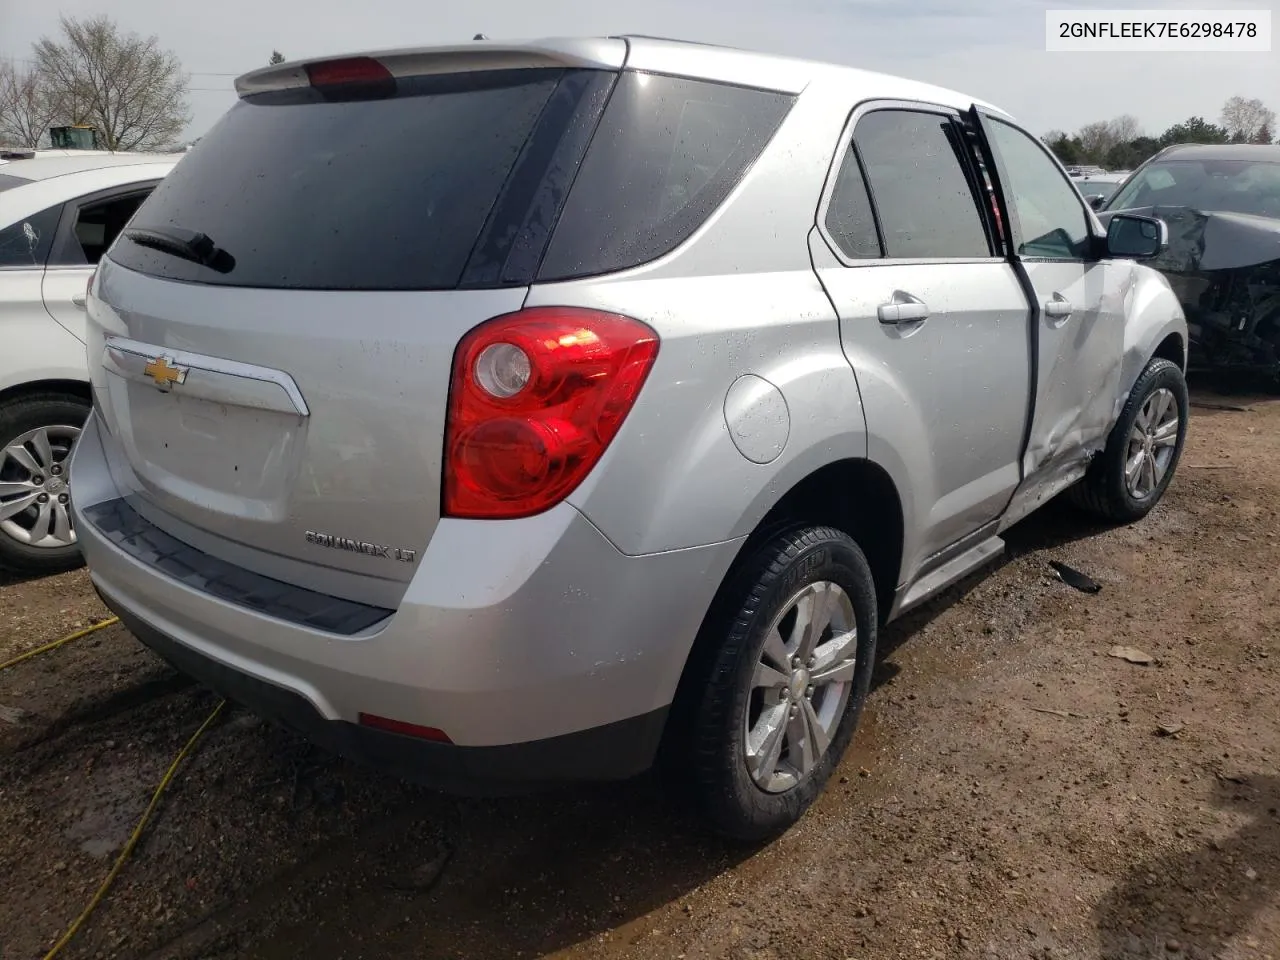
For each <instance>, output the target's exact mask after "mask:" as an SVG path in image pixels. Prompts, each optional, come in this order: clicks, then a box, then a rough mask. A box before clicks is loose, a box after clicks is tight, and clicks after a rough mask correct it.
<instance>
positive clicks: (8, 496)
mask: <svg viewBox="0 0 1280 960" xmlns="http://www.w3.org/2000/svg"><path fill="white" fill-rule="evenodd" d="M79 436H80V428H79V427H73V426H69V425H66V424H58V425H51V426H45V427H37V428H36V429H35V430H28V431H27V432H26V433H24V434H22V435H20V436H18V437H17V438H15V439H14V440H13V441H12V442H11V443H9V445H8V446H6V447H4V448H2V449H0V533H3V534H5V535H6V536H7V537H9V538H10V539H11V540H14V541H16V542H18V543H20V544H22V545H23V546H27V547H38V548H45V549H57V548H62V547H69V546H73V545H74V544H75V542H76V532H75V529H74V527H73V526H72V523H71V493H70V489H69V487H68V482H69V481H70V479H71V477H70V463H69V459H70V456H71V449H72V447H73V446H74V445H75V442H76V438H77V437H79Z"/></svg>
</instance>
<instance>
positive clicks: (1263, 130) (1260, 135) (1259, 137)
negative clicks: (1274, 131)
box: [1249, 123, 1271, 143]
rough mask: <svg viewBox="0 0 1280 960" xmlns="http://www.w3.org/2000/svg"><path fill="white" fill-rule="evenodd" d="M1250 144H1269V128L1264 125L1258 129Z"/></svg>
mask: <svg viewBox="0 0 1280 960" xmlns="http://www.w3.org/2000/svg"><path fill="white" fill-rule="evenodd" d="M1249 142H1250V143H1270V142H1271V126H1270V124H1266V123H1264V124H1263V125H1262V126H1260V127H1259V128H1258V132H1257V133H1255V134H1254V135H1253V139H1252V140H1250V141H1249Z"/></svg>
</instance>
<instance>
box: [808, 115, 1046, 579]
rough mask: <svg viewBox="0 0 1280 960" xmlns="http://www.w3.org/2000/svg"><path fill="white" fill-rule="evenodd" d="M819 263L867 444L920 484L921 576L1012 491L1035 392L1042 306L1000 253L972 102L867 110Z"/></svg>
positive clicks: (846, 158) (823, 224)
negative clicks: (1030, 299) (853, 378)
mask: <svg viewBox="0 0 1280 960" xmlns="http://www.w3.org/2000/svg"><path fill="white" fill-rule="evenodd" d="M850 128H851V133H850V132H847V133H846V137H847V138H848V139H846V140H845V141H844V143H845V146H844V148H843V156H842V158H841V160H840V165H839V168H838V172H837V174H836V176H835V177H834V178H833V180H832V186H831V187H830V188H829V194H830V195H829V196H828V197H827V198H825V199H824V203H823V207H822V208H821V210H820V214H819V222H818V223H819V231H820V232H821V234H822V237H823V238H824V240H825V244H826V245H827V247H828V248H829V249H825V250H819V251H818V253H821V254H822V256H821V257H819V256H817V255H815V257H814V263H815V267H816V268H817V272H818V276H819V279H820V280H821V282H822V284H823V286H824V287H825V288H826V291H827V293H828V295H829V296H830V298H831V300H832V302H833V304H834V305H835V308H836V312H837V313H838V314H839V317H840V333H841V340H842V343H843V346H844V351H845V353H846V355H847V356H848V358H849V361H850V363H851V364H852V365H853V367H854V370H855V372H856V374H857V377H858V386H859V390H860V391H861V395H862V402H863V410H864V412H865V415H866V421H867V432H868V457H869V458H870V459H872V460H875V461H877V462H880V463H882V464H883V463H893V462H898V463H901V465H902V469H903V471H904V472H905V473H906V475H907V478H908V479H909V483H907V485H906V489H907V490H909V492H910V496H911V500H912V502H911V503H908V504H904V508H905V509H906V510H908V511H909V513H910V514H911V520H912V521H913V522H910V523H909V524H908V526H909V527H913V528H914V529H916V530H918V531H920V533H919V536H918V537H917V538H914V542H908V543H907V544H906V550H905V553H906V555H905V556H904V558H903V561H904V567H903V569H904V575H905V576H906V577H907V578H908V579H910V578H911V577H912V576H914V575H915V574H916V573H917V572H918V571H919V570H920V569H921V568H922V565H923V564H925V563H926V562H928V561H929V559H930V558H931V557H934V556H935V555H937V554H938V553H939V551H942V550H943V549H944V548H946V547H949V546H951V545H952V544H954V543H956V542H957V541H959V540H961V539H962V538H964V537H965V536H966V535H968V534H971V533H973V532H975V531H976V530H978V529H979V528H981V527H982V526H983V525H984V524H987V523H988V522H990V521H991V520H993V519H994V518H996V517H997V516H999V514H1000V513H1001V511H1002V510H1003V509H1004V508H1005V506H1006V505H1007V504H1008V502H1009V499H1010V497H1011V496H1012V494H1013V491H1014V489H1015V488H1016V487H1017V484H1018V482H1019V480H1020V479H1021V475H1020V472H1019V465H1018V457H1019V453H1020V451H1021V447H1022V439H1023V436H1024V431H1025V427H1026V417H1027V405H1028V400H1029V396H1030V389H1031V384H1030V366H1031V364H1030V355H1029V349H1028V334H1027V324H1028V318H1029V306H1028V303H1027V299H1026V294H1025V292H1024V291H1023V289H1022V287H1021V286H1020V284H1019V281H1018V279H1017V276H1016V274H1015V272H1014V269H1013V267H1012V266H1011V265H1010V264H1009V263H1008V262H1007V261H1005V260H1004V259H1002V258H1001V257H1000V256H998V255H997V250H996V245H995V238H994V230H995V225H994V221H993V219H992V218H991V217H990V216H989V214H988V211H990V209H991V208H990V205H989V201H988V200H987V198H986V195H985V194H986V191H985V189H984V188H983V187H982V186H981V180H980V178H979V176H978V173H977V170H976V166H975V165H974V163H973V162H972V154H971V152H970V151H969V150H968V149H967V147H966V146H965V140H964V134H963V128H962V126H961V124H960V122H959V116H958V115H957V114H955V113H953V112H951V111H948V110H946V109H945V108H942V107H937V108H934V107H929V106H923V105H918V104H916V105H906V104H902V105H871V106H864V107H861V108H859V110H858V111H857V112H855V114H854V117H853V118H852V122H851V124H850Z"/></svg>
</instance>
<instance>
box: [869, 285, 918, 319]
mask: <svg viewBox="0 0 1280 960" xmlns="http://www.w3.org/2000/svg"><path fill="white" fill-rule="evenodd" d="M876 316H877V317H879V318H880V322H881V323H919V322H920V321H921V320H928V319H929V305H928V304H927V303H925V302H924V301H923V300H921V299H919V298H918V297H913V296H912V295H911V294H909V293H905V292H903V291H902V290H895V291H894V292H893V299H892V300H890V301H889V302H888V303H882V304H880V306H878V307H876Z"/></svg>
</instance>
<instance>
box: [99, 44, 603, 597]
mask: <svg viewBox="0 0 1280 960" xmlns="http://www.w3.org/2000/svg"><path fill="white" fill-rule="evenodd" d="M614 79H616V74H613V73H610V72H608V71H600V70H590V69H572V68H552V67H545V66H539V67H536V68H522V69H503V70H492V69H486V70H476V71H473V72H465V73H432V72H430V71H428V72H427V73H425V74H422V75H414V76H398V77H395V78H391V77H390V76H389V75H388V76H387V77H386V79H385V80H378V81H377V82H375V83H372V84H370V83H348V84H345V85H337V86H328V85H321V86H314V85H313V86H310V87H297V86H292V87H288V88H286V89H274V90H268V91H266V92H263V93H260V94H253V95H247V96H246V97H245V98H244V99H242V100H241V101H240V102H239V103H237V104H236V105H235V106H234V107H232V109H231V110H230V111H228V112H227V113H226V114H225V115H224V116H223V118H222V119H221V120H220V121H219V122H218V124H217V125H216V126H215V127H214V128H213V130H211V131H210V132H209V133H208V134H206V135H205V136H204V137H203V138H202V139H201V140H200V142H199V143H198V144H196V146H195V147H194V148H193V149H192V150H191V151H190V152H189V153H187V154H186V156H185V157H184V158H183V160H182V162H181V163H180V164H178V165H177V166H176V167H175V168H174V170H173V171H172V173H170V174H168V175H167V176H166V177H165V179H164V180H163V181H162V182H161V184H160V186H159V187H158V188H157V189H156V190H155V192H154V193H153V194H152V195H151V197H150V198H149V199H148V200H147V201H146V202H145V203H144V204H143V205H142V207H141V208H140V209H139V211H138V213H137V214H136V216H135V217H134V220H133V222H132V223H131V224H130V225H129V228H128V229H126V230H125V231H124V233H123V235H122V237H121V239H120V240H119V241H118V242H117V243H116V245H115V246H114V247H113V248H112V250H111V252H110V254H109V255H108V256H107V257H106V258H105V259H104V260H103V263H102V266H101V268H100V270H99V272H98V274H97V279H96V280H95V285H94V295H93V296H92V297H91V298H90V300H89V316H90V327H89V337H88V351H89V357H90V361H91V371H92V376H93V383H94V387H95V390H96V393H97V396H98V398H99V403H100V407H101V411H102V413H101V415H102V418H103V420H104V422H105V424H106V426H107V428H108V431H107V432H108V434H109V436H108V440H107V445H108V447H109V449H108V450H107V455H108V459H109V460H110V462H111V465H112V472H113V476H114V477H115V480H116V483H117V486H118V487H119V488H120V490H121V493H122V494H124V495H127V496H130V502H131V503H132V504H134V505H135V506H136V508H137V510H138V512H139V513H142V514H143V515H144V516H145V517H146V518H147V519H148V520H150V521H151V522H152V523H153V524H155V525H157V526H159V527H161V528H162V529H164V530H166V531H167V532H169V533H170V534H171V535H173V536H176V537H179V538H180V539H184V540H186V541H187V542H189V543H191V544H193V545H195V546H197V547H198V548H200V549H202V550H204V551H205V552H208V553H212V554H214V555H219V556H222V557H223V558H225V559H228V560H230V561H232V562H235V563H237V564H238V565H240V566H243V567H246V568H248V569H251V570H254V571H255V572H258V573H261V574H263V575H266V576H273V577H277V578H279V579H282V580H285V581H294V582H297V581H298V580H299V579H303V578H305V579H306V580H307V582H309V583H311V584H313V585H317V584H318V585H320V588H321V589H325V590H327V591H328V592H330V593H332V594H333V595H336V596H346V597H348V598H349V599H353V600H357V601H364V602H371V603H377V604H379V605H394V604H395V603H396V602H398V599H399V594H398V593H396V590H397V589H398V590H400V591H402V590H403V585H404V584H405V583H407V581H408V579H409V577H410V576H411V575H412V571H413V569H414V566H415V561H416V558H417V557H418V556H420V555H421V552H422V550H423V549H424V548H425V546H426V544H427V542H428V540H429V539H430V536H431V533H432V531H433V530H434V528H435V525H436V523H437V520H438V517H439V512H440V484H441V466H442V457H443V444H444V429H445V420H446V415H447V399H448V393H449V381H450V373H451V368H452V364H453V355H454V349H455V347H456V345H457V343H458V341H459V339H460V338H461V337H462V336H463V335H464V334H465V333H466V332H467V331H469V330H470V329H472V328H473V327H475V326H476V325H477V324H479V323H481V322H482V321H484V320H487V319H489V318H491V317H494V316H498V315H500V314H504V313H508V312H512V311H515V310H518V309H519V308H520V307H521V305H522V304H523V302H524V298H525V295H526V293H527V290H528V284H529V281H530V279H531V278H532V276H533V273H534V271H536V268H537V264H538V262H539V260H540V255H541V250H542V248H543V246H545V242H546V238H547V236H548V235H549V232H550V229H551V228H552V226H553V225H554V223H555V217H556V214H557V211H558V204H559V203H561V202H563V197H564V195H565V194H566V193H567V187H568V185H569V183H571V182H572V178H573V176H574V174H575V172H576V170H577V166H578V164H579V163H580V161H581V155H582V153H583V151H584V150H585V149H586V145H587V142H588V141H589V139H590V136H591V134H592V132H593V131H594V122H595V121H596V120H597V119H598V111H599V110H600V109H602V108H603V104H604V102H605V100H606V98H607V95H608V92H609V90H610V89H611V86H612V83H613V81H614ZM193 238H197V239H193ZM200 251H203V253H202V252H200ZM205 254H207V256H206V255H205Z"/></svg>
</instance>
